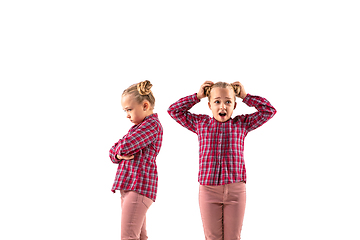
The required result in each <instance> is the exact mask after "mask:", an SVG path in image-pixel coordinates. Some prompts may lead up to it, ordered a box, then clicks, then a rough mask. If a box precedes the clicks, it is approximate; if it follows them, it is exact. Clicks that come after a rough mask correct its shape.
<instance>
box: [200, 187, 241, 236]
mask: <svg viewBox="0 0 360 240" xmlns="http://www.w3.org/2000/svg"><path fill="white" fill-rule="evenodd" d="M245 203H246V184H245V183H244V182H238V183H231V184H226V185H221V186H205V185H200V189H199V205H200V213H201V218H202V222H203V227H204V234H205V239H207V240H238V239H240V234H241V228H242V224H243V219H244V213H245Z"/></svg>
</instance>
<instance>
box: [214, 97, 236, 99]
mask: <svg viewBox="0 0 360 240" xmlns="http://www.w3.org/2000/svg"><path fill="white" fill-rule="evenodd" d="M219 98H221V97H216V98H214V99H219ZM225 98H227V99H232V98H229V97H225Z"/></svg>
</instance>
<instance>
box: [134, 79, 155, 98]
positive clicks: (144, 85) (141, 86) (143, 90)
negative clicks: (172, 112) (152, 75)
mask: <svg viewBox="0 0 360 240" xmlns="http://www.w3.org/2000/svg"><path fill="white" fill-rule="evenodd" d="M151 87H152V84H151V83H150V81H149V80H145V81H143V82H139V83H138V84H137V85H136V88H137V90H138V92H139V93H140V95H143V96H144V95H149V94H150V93H151Z"/></svg>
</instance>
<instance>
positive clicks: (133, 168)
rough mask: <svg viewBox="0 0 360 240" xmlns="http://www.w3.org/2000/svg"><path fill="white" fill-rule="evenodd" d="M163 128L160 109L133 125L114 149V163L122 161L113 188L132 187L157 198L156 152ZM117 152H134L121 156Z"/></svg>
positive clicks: (112, 154) (151, 197) (111, 151)
mask: <svg viewBox="0 0 360 240" xmlns="http://www.w3.org/2000/svg"><path fill="white" fill-rule="evenodd" d="M162 135H163V128H162V126H161V123H160V121H159V118H158V115H157V114H156V113H154V114H152V115H150V116H147V117H145V118H144V120H143V121H142V122H141V123H140V124H138V125H134V126H132V127H131V128H130V130H129V132H128V133H127V134H126V135H125V136H124V137H123V138H122V139H120V140H119V141H118V142H117V143H115V145H114V146H113V147H112V148H111V149H110V152H109V156H110V159H111V161H112V162H113V163H116V164H119V166H118V169H117V173H116V177H115V181H114V184H113V187H112V191H113V192H115V190H131V191H135V192H138V193H140V194H142V195H144V196H146V197H148V198H150V199H151V200H153V201H154V202H155V200H156V193H157V182H158V174H157V167H156V156H157V155H158V153H159V151H160V148H161V143H162ZM116 155H120V156H131V155H134V159H131V160H119V159H117V158H116Z"/></svg>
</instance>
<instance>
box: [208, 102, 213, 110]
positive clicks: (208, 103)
mask: <svg viewBox="0 0 360 240" xmlns="http://www.w3.org/2000/svg"><path fill="white" fill-rule="evenodd" d="M208 105H209V108H210V110H212V109H211V104H210V102H208Z"/></svg>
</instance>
